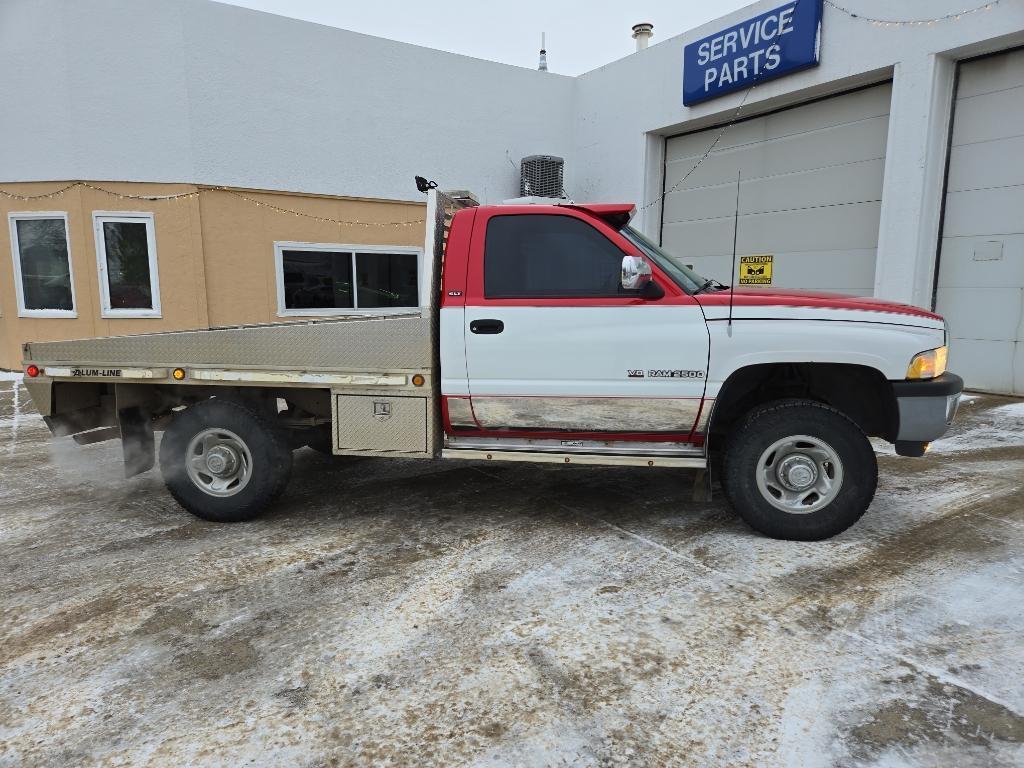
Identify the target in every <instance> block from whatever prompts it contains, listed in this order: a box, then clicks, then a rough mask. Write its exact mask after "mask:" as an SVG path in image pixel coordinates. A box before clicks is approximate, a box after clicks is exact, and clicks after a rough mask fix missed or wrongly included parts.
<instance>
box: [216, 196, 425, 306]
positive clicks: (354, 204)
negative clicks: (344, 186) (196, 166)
mask: <svg viewBox="0 0 1024 768" xmlns="http://www.w3.org/2000/svg"><path fill="white" fill-rule="evenodd" d="M240 194H244V195H245V196H246V197H248V198H251V199H255V200H260V201H262V202H264V203H268V204H270V205H275V206H278V207H281V208H286V209H288V210H292V211H299V212H300V213H304V214H308V215H310V216H318V217H320V218H324V219H333V220H335V221H358V222H396V221H415V220H417V219H422V218H423V216H424V213H425V207H424V206H423V205H419V204H415V203H401V202H382V201H373V200H358V199H352V198H349V199H346V198H325V197H313V196H304V195H290V194H281V193H253V192H240ZM199 200H200V211H201V212H202V217H203V251H204V253H205V254H206V284H207V291H208V294H209V297H210V299H209V313H210V324H211V325H232V324H237V323H268V322H272V321H275V320H277V319H279V318H278V317H277V273H276V269H275V265H274V243H275V242H282V241H289V242H303V243H337V244H345V245H406V246H414V247H422V246H423V235H424V226H423V224H417V225H415V226H407V227H363V226H343V225H339V224H332V223H327V222H321V221H316V220H314V219H307V218H304V217H301V216H294V215H292V214H286V213H279V212H277V211H275V210H273V209H272V208H270V207H269V206H267V205H264V206H260V207H257V206H256V205H255V204H253V203H251V202H249V201H248V200H243V199H241V198H239V197H236V196H234V195H232V194H229V193H227V192H208V193H204V194H202V195H201V196H200V198H199Z"/></svg>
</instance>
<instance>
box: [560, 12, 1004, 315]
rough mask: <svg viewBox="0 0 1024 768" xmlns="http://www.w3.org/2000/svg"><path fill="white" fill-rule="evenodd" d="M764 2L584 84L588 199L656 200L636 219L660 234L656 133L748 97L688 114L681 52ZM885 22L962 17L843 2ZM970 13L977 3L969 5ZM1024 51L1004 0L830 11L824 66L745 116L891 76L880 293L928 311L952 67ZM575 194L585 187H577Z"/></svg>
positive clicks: (580, 164) (757, 96) (753, 98)
mask: <svg viewBox="0 0 1024 768" xmlns="http://www.w3.org/2000/svg"><path fill="white" fill-rule="evenodd" d="M778 5H779V2H778V0H761V2H758V3H755V4H753V5H751V6H748V7H747V8H744V9H741V10H739V11H737V12H735V13H732V14H729V15H727V16H724V17H722V18H720V19H718V20H716V21H714V22H711V23H709V24H706V25H704V26H702V27H699V28H697V29H694V30H692V31H690V32H687V33H686V34H684V35H680V36H678V37H674V38H671V39H669V40H666V41H664V42H662V43H660V44H658V45H654V46H652V47H650V48H648V49H647V50H645V51H640V52H638V53H636V54H634V55H632V56H630V57H628V58H626V59H623V60H621V61H617V62H614V63H612V64H609V65H607V66H605V67H602V68H600V69H597V70H594V71H593V72H588V73H587V74H585V75H582V76H581V77H580V78H579V79H578V83H577V92H576V126H575V131H576V135H575V146H576V154H575V156H574V161H575V163H576V167H575V168H574V172H575V177H574V183H575V187H576V189H574V190H573V192H574V193H575V194H577V195H579V196H580V197H586V198H588V199H594V200H612V199H621V198H623V197H625V198H627V199H633V200H643V201H644V202H645V203H649V202H655V204H654V205H652V206H651V207H650V208H649V209H648V211H647V213H646V215H645V216H644V217H643V218H642V219H641V220H640V222H641V225H642V226H643V228H644V229H645V230H646V231H647V232H648V233H654V234H656V233H657V227H658V223H659V221H660V210H659V206H658V205H657V203H656V201H657V197H658V195H659V193H660V190H661V155H660V153H661V152H663V149H662V148H661V147H659V146H658V145H659V144H661V142H660V141H658V140H657V139H653V140H652V134H655V135H671V134H673V133H679V132H681V131H684V130H686V131H689V130H692V129H696V128H700V127H703V126H707V125H712V124H718V123H725V122H728V121H729V120H730V119H731V118H732V117H733V116H734V115H735V114H736V110H737V107H738V105H739V104H740V103H741V102H742V100H743V98H744V92H742V91H741V92H739V93H735V94H732V95H729V96H724V97H722V98H719V99H714V100H712V101H708V102H705V103H702V104H699V105H696V106H694V107H691V108H687V107H684V106H683V104H682V66H683V65H682V62H683V48H684V47H685V45H686V44H687V43H690V42H692V41H694V40H699V39H700V38H702V37H705V36H707V35H709V34H712V33H714V32H716V31H719V30H722V29H725V28H727V27H729V26H731V25H733V24H736V23H738V22H740V21H742V20H744V19H748V18H751V17H753V16H756V15H758V14H759V13H763V12H765V11H768V10H771V9H772V8H775V7H777V6H778ZM843 5H845V6H851V5H855V6H856V8H857V10H858V11H859V12H860V13H862V14H864V15H866V16H873V17H877V18H904V19H913V18H934V17H936V16H940V15H943V14H945V13H950V12H956V11H960V10H963V8H964V5H965V4H964V2H963V0H905V1H904V2H900V3H892V2H889V0H857V1H856V3H853V2H852V1H851V2H849V3H843ZM967 5H971V4H970V3H968V4H967ZM1020 44H1024V3H1021V2H1017V1H1016V0H1003V2H1001V3H999V4H998V5H995V6H993V7H992V9H991V10H988V11H980V12H978V13H973V14H968V15H964V16H961V18H960V19H959V20H957V21H952V20H950V21H946V22H941V23H936V24H933V25H930V26H928V25H924V26H900V27H896V26H890V27H882V26H876V25H873V24H871V23H869V22H867V21H864V20H863V19H854V18H851V17H850V16H848V15H846V14H844V13H841V12H839V11H837V10H836V9H835V8H833V7H831V6H830V5H828V4H826V5H825V9H824V20H823V24H822V40H821V64H820V65H819V66H817V67H814V68H812V69H809V70H805V71H803V72H798V73H795V74H792V75H788V76H785V77H782V78H779V79H778V80H773V81H768V82H765V83H762V84H760V85H758V86H757V87H756V88H755V89H754V90H753V91H752V92H751V93H750V95H749V96H748V97H747V101H746V104H745V105H744V107H743V110H742V113H741V114H742V115H753V114H758V113H763V112H767V111H771V110H774V109H778V108H780V107H783V106H786V105H789V104H793V103H799V102H802V101H807V100H809V99H812V98H816V97H819V96H823V95H827V94H830V93H837V92H840V91H843V90H848V89H849V88H851V87H854V86H858V85H864V84H867V83H872V82H880V81H883V80H886V79H889V78H892V79H893V81H894V82H893V102H892V107H891V119H890V132H889V140H888V149H887V159H886V168H885V179H884V189H883V212H882V217H881V228H880V231H879V249H878V264H879V269H878V272H877V277H876V286H875V292H876V295H878V296H881V297H885V298H890V299H896V300H901V301H908V302H912V303H915V304H920V305H930V303H931V294H932V284H933V279H934V263H935V253H936V247H937V234H938V227H939V219H940V215H941V201H942V180H943V174H944V168H945V155H946V142H947V139H948V125H949V104H950V101H951V98H952V89H953V72H954V67H953V62H954V61H955V60H956V59H958V58H964V57H967V56H973V55H978V54H981V53H986V52H989V51H994V50H1000V49H1003V48H1007V47H1011V46H1013V45H1020ZM577 190H579V191H577Z"/></svg>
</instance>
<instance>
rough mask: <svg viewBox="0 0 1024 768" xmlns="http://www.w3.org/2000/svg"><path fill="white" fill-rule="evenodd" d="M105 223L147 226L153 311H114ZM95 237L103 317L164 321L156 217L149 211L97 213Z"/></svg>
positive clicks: (94, 224) (93, 214) (94, 219)
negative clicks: (143, 318)
mask: <svg viewBox="0 0 1024 768" xmlns="http://www.w3.org/2000/svg"><path fill="white" fill-rule="evenodd" d="M105 221H112V222H118V221H121V222H126V223H131V224H138V223H143V224H145V225H146V245H147V247H148V249H149V290H150V293H151V295H152V296H153V308H152V309H114V308H112V307H111V306H110V283H109V282H108V280H107V249H106V242H105V241H104V239H103V227H102V224H103V222H105ZM92 234H93V239H94V240H95V241H96V266H97V271H98V272H99V278H100V316H101V317H104V318H108V319H115V318H125V317H163V315H162V313H161V311H160V271H159V269H158V268H157V258H156V217H155V216H154V214H153V213H149V212H145V211H93V212H92Z"/></svg>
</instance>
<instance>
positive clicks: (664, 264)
mask: <svg viewBox="0 0 1024 768" xmlns="http://www.w3.org/2000/svg"><path fill="white" fill-rule="evenodd" d="M621 232H622V235H623V237H625V238H626V239H627V240H629V242H631V243H632V244H633V245H635V246H636V247H637V248H639V249H640V250H641V251H643V253H644V255H645V256H646V257H647V258H649V259H650V260H651V261H653V262H654V263H655V264H657V265H658V266H659V267H660V268H661V269H662V270H663V271H664V272H665V273H666V274H668V276H669V277H671V278H672V281H673V282H674V283H675V284H676V285H678V286H679V287H680V288H682V289H683V290H684V291H686V292H687V293H694V292H696V291H698V290H700V288H701V287H702V286H704V285H705V284H707V282H708V280H707V278H704V277H701V276H700V275H698V274H697V273H696V272H694V271H693V270H692V269H690V268H689V267H687V266H686V265H685V264H683V263H681V262H680V261H679V259H678V258H677V257H675V256H672V255H671V254H669V253H666V252H665V251H664V250H662V249H661V247H660V246H657V245H655V244H654V243H652V242H651V241H650V240H648V239H647V238H646V237H644V236H643V235H641V234H640V233H639V232H637V231H636V230H635V229H633V228H632V227H628V226H627V227H623V228H622V230H621Z"/></svg>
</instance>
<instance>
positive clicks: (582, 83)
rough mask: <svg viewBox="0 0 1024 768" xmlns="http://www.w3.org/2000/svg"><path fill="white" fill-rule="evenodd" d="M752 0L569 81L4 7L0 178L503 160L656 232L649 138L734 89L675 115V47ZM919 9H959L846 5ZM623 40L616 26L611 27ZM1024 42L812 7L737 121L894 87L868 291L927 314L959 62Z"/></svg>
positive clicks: (418, 169)
mask: <svg viewBox="0 0 1024 768" xmlns="http://www.w3.org/2000/svg"><path fill="white" fill-rule="evenodd" d="M777 5H778V0H760V2H758V3H755V4H753V5H751V6H748V7H747V8H745V9H742V10H740V11H737V12H735V13H732V14H729V15H727V16H725V17H722V18H720V19H718V20H716V21H714V22H711V23H709V24H707V25H704V26H703V27H700V28H698V29H695V30H692V31H690V32H688V33H686V34H684V35H681V36H678V37H674V38H671V39H669V40H666V41H664V42H662V43H660V44H657V45H654V46H651V47H650V48H648V49H646V50H644V51H640V52H638V53H636V54H634V55H632V56H629V57H627V58H625V59H622V60H620V61H617V62H614V63H611V64H609V65H607V66H604V67H601V68H600V69H597V70H594V71H593V72H589V73H587V74H585V75H583V76H581V77H579V78H568V77H562V76H559V75H556V74H552V73H541V72H536V71H533V70H528V69H523V68H518V67H511V66H507V65H502V64H495V63H491V62H486V61H481V60H477V59H471V58H468V57H464V56H458V55H454V54H448V53H443V52H439V51H434V50H430V49H426V48H421V47H417V46H412V45H407V44H404V43H397V42H393V41H389V40H385V39H382V38H376V37H370V36H367V35H361V34H356V33H353V32H348V31H345V30H339V29H334V28H330V27H323V26H318V25H315V24H309V23H307V22H301V21H296V20H292V19H287V18H283V17H279V16H273V15H269V14H263V13H258V12H254V11H249V10H245V9H241V8H237V7H234V6H226V5H221V4H218V3H214V2H209V1H208V0H174V2H167V1H164V0H90V1H89V2H79V1H78V0H0V72H3V77H0V99H2V103H3V104H4V105H5V107H6V110H5V118H6V119H5V120H4V121H2V122H0V181H2V180H9V181H21V180H47V179H69V178H92V179H121V180H143V181H188V182H195V183H206V184H230V185H237V186H251V187H261V188H273V189H284V190H294V191H305V192H318V193H328V194H330V193H333V194H344V195H362V196H369V197H384V198H396V199H419V196H418V194H417V193H416V192H415V191H414V189H413V186H412V182H411V177H412V175H413V174H416V173H419V174H423V175H426V176H429V177H434V178H436V179H437V180H438V182H439V183H441V184H442V185H443V186H445V187H462V188H469V189H472V190H474V191H475V192H477V193H478V194H479V195H480V196H481V198H482V199H483V200H484V201H485V202H494V201H499V200H502V199H505V198H507V197H512V196H515V195H517V194H518V169H517V163H518V160H519V158H521V157H522V156H524V155H529V154H537V153H543V154H555V155H561V156H563V157H565V158H566V189H567V191H568V193H569V194H570V196H572V197H573V198H575V199H577V200H591V201H602V200H616V201H622V200H631V201H636V202H638V203H640V204H641V214H640V216H639V218H638V222H639V224H640V226H641V227H642V228H643V229H645V230H646V231H647V232H649V233H654V234H656V231H657V228H658V224H659V222H660V204H659V195H660V192H661V177H662V161H663V154H664V142H663V140H662V137H663V136H666V135H671V134H673V133H678V132H680V131H682V130H687V131H689V130H693V129H697V128H701V127H706V126H709V125H713V124H718V123H722V122H726V121H728V120H729V119H731V118H732V117H733V116H735V114H736V110H737V106H738V105H739V104H740V102H741V100H742V99H743V98H744V94H743V93H742V92H741V93H737V94H732V95H729V96H725V97H722V98H719V99H715V100H712V101H709V102H705V103H703V104H699V105H696V106H694V107H691V108H686V107H683V106H682V94H681V91H682V60H683V48H684V46H685V45H686V43H688V42H691V41H693V40H696V39H699V38H701V37H704V36H706V35H708V34H711V33H713V32H715V31H718V30H721V29H723V28H725V27H727V26H729V25H731V24H734V23H737V22H739V21H742V20H743V19H747V18H750V17H752V16H755V15H757V14H758V13H761V12H763V11H766V10H770V9H771V8H774V7H776V6H777ZM847 5H855V6H856V8H857V10H858V11H859V12H861V13H863V14H864V15H867V16H877V17H882V18H890V17H893V16H898V17H900V18H929V17H935V16H940V15H942V14H944V13H947V12H955V11H959V10H962V9H963V5H964V3H963V0H904V1H903V2H900V3H898V4H893V3H891V2H889V0H857V1H856V3H855V4H854V3H853V2H852V0H851V2H850V3H847ZM623 34H626V31H625V30H624V32H623ZM1021 44H1024V2H1021V0H1002V2H1000V3H998V4H997V5H995V6H993V7H992V9H991V10H988V11H982V12H978V13H973V14H968V15H964V16H962V17H961V18H960V19H959V20H957V21H945V22H940V23H936V24H933V25H931V26H902V27H880V26H876V25H873V24H871V23H868V22H866V21H864V20H863V19H854V18H851V17H850V16H849V15H847V14H844V13H841V12H839V11H837V10H836V9H835V8H834V7H832V6H831V5H828V4H826V6H825V10H824V21H823V34H822V41H821V65H820V66H818V67H815V68H812V69H809V70H805V71H803V72H798V73H795V74H792V75H788V76H785V77H782V78H780V79H778V80H773V81H769V82H765V83H763V84H761V85H758V86H757V87H756V88H755V89H754V90H753V91H752V92H751V93H750V94H749V96H748V97H747V102H746V104H745V106H744V108H743V110H742V114H744V115H752V114H758V113H763V112H767V111H771V110H774V109H778V108H780V107H782V106H786V105H789V104H795V103H799V102H803V101H807V100H809V99H812V98H816V97H820V96H825V95H828V94H832V93H837V92H840V91H843V90H847V89H849V88H852V87H855V86H859V85H865V84H869V83H874V82H880V81H883V80H887V79H890V78H892V79H893V80H894V82H893V100H892V105H891V115H892V117H891V122H890V133H889V139H888V149H887V159H886V165H885V175H884V191H883V197H884V200H883V212H882V215H881V227H880V232H879V249H878V265H879V266H878V270H877V274H876V285H875V292H876V294H877V295H879V296H883V297H887V298H893V299H898V300H904V301H910V302H913V303H916V304H920V305H928V304H930V301H931V291H932V284H933V280H934V274H933V272H934V263H935V252H936V246H937V233H938V228H939V220H940V216H941V200H942V180H943V179H942V177H943V173H944V159H945V155H946V142H947V141H948V125H949V109H950V103H951V97H952V89H953V84H954V72H955V67H954V66H953V64H954V62H955V61H956V60H957V59H959V58H963V57H967V56H973V55H977V54H981V53H986V52H990V51H996V50H1001V49H1004V48H1008V47H1011V46H1013V45H1021Z"/></svg>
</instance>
